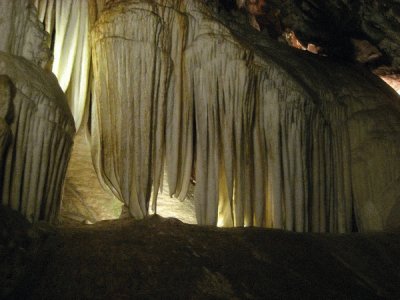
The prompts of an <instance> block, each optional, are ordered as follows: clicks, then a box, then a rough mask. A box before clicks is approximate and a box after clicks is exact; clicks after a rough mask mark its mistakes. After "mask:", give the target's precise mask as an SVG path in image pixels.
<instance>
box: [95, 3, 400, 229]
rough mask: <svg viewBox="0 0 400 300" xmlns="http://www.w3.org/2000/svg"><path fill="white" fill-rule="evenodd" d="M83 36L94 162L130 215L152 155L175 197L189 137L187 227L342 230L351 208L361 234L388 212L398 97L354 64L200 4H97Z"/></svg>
mask: <svg viewBox="0 0 400 300" xmlns="http://www.w3.org/2000/svg"><path fill="white" fill-rule="evenodd" d="M92 37H93V41H92V42H93V63H94V114H93V116H92V117H93V122H94V124H93V128H94V129H95V134H94V135H93V152H94V153H95V164H96V167H97V170H98V174H100V176H101V178H102V180H103V181H104V182H105V183H106V184H107V185H108V186H110V187H111V189H112V190H113V191H114V193H115V195H117V196H118V197H119V198H120V199H122V200H123V201H125V202H126V203H127V204H128V205H129V207H130V211H131V213H132V214H133V215H134V216H135V217H143V216H144V215H146V214H147V210H148V205H149V201H150V192H151V187H152V185H153V189H155V190H157V189H158V187H159V182H160V177H161V173H162V170H163V158H164V157H166V166H167V167H166V170H167V172H168V177H169V178H170V180H169V181H170V182H169V184H170V187H172V188H171V190H172V192H171V193H173V194H176V195H180V196H184V194H185V190H186V186H187V184H188V182H189V179H190V174H191V168H192V164H193V160H194V159H193V155H194V150H193V144H194V140H195V147H196V159H195V161H196V181H197V184H196V192H195V197H196V205H197V206H196V212H197V219H198V222H199V223H200V224H217V222H220V224H223V225H226V226H232V225H233V226H241V225H258V226H269V227H275V228H285V229H289V230H296V231H309V230H312V231H332V232H336V231H337V232H345V231H351V230H352V226H353V224H352V220H353V213H354V214H355V217H356V219H357V225H358V227H359V229H360V230H368V229H382V228H384V227H385V226H386V224H385V222H387V218H388V216H389V215H390V214H392V215H393V214H394V215H396V212H395V211H393V209H395V207H396V205H397V204H396V203H398V201H399V200H398V199H399V195H400V188H399V186H400V185H399V178H400V176H399V175H400V174H399V172H400V168H399V164H400V161H399V157H400V155H399V154H400V153H399V151H400V150H399V149H400V147H399V146H400V145H399V135H400V128H399V126H400V125H399V120H400V113H399V108H398V97H397V96H396V95H395V94H394V93H391V92H390V90H388V89H386V88H385V87H384V86H383V84H381V83H380V82H379V81H378V80H377V79H376V78H374V77H373V76H370V75H368V74H366V73H365V72H364V71H363V70H358V69H355V68H352V67H350V66H345V67H342V66H337V65H335V64H333V63H331V62H329V61H328V60H325V59H321V58H316V57H311V56H307V55H305V54H301V53H298V52H296V50H293V49H287V48H285V47H284V46H281V45H278V44H276V43H275V42H272V41H269V40H267V39H265V38H262V37H261V36H260V35H258V34H257V33H256V32H253V31H251V30H250V29H247V28H245V27H244V26H238V24H236V23H235V20H232V19H228V18H227V17H226V16H225V17H224V16H219V17H218V18H217V15H216V13H215V12H214V11H213V10H212V9H210V8H209V7H207V6H206V5H205V4H204V3H203V2H202V1H156V2H154V3H149V2H146V1H109V4H108V7H107V9H106V10H105V11H104V12H103V14H102V16H101V17H100V19H99V20H98V22H97V24H96V27H95V28H94V30H93V32H92ZM171 45H172V46H171ZM372 111H374V113H373V114H372V113H371V112H372ZM382 116H385V120H381V119H382ZM193 132H194V133H195V138H194V137H193ZM370 144H371V146H368V145H370ZM372 144H373V145H372ZM382 146H384V147H385V150H384V151H382V150H380V149H381V148H382ZM382 160H384V162H381V161H382ZM365 171H367V172H368V174H367V175H365ZM384 191H390V192H386V193H385V192H384ZM397 207H398V205H397ZM372 214H373V215H372Z"/></svg>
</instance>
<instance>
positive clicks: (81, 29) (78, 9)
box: [34, 0, 90, 129]
mask: <svg viewBox="0 0 400 300" xmlns="http://www.w3.org/2000/svg"><path fill="white" fill-rule="evenodd" d="M34 4H35V6H36V7H37V9H38V14H39V19H40V20H41V21H42V22H43V24H44V26H45V29H46V31H47V32H48V33H49V34H50V36H51V37H52V39H53V41H52V43H51V44H52V46H53V47H54V48H53V53H54V60H53V65H52V71H53V73H54V74H55V75H56V76H57V78H58V81H59V83H60V86H61V88H62V90H63V91H64V92H65V93H66V94H67V99H68V104H69V107H70V109H71V112H72V114H73V116H74V120H75V126H76V128H77V129H79V127H80V126H81V124H82V121H83V119H84V116H85V109H86V104H87V99H88V80H89V70H90V46H89V3H88V0H35V1H34Z"/></svg>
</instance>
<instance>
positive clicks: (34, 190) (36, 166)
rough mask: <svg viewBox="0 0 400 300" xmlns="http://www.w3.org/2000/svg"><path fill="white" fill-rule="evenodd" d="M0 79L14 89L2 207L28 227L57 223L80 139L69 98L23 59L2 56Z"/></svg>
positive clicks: (48, 76) (5, 160)
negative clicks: (70, 162) (76, 137)
mask: <svg viewBox="0 0 400 300" xmlns="http://www.w3.org/2000/svg"><path fill="white" fill-rule="evenodd" d="M0 73H1V74H7V76H8V77H9V78H10V83H9V84H11V83H12V85H13V86H12V87H11V86H10V87H9V88H10V89H12V92H11V93H9V95H8V96H9V97H10V99H8V101H10V105H11V106H12V108H11V112H12V116H11V117H12V119H11V120H10V123H9V127H10V129H11V139H10V144H9V145H8V147H7V150H6V152H5V155H4V167H3V177H2V183H1V193H2V194H1V202H2V203H3V204H4V205H8V206H9V207H11V208H13V209H15V210H18V211H20V212H21V213H22V214H23V215H24V216H25V217H26V218H27V219H28V220H29V221H37V220H47V221H53V220H54V218H55V217H56V216H57V215H58V210H59V206H60V201H61V193H62V185H63V181H64V176H65V172H66V168H67V164H68V160H69V155H70V149H71V146H72V141H73V135H74V133H75V129H74V124H73V121H72V116H71V113H70V111H69V109H68V106H67V102H66V99H65V95H64V94H63V92H62V91H61V89H60V87H59V85H58V82H57V79H56V78H55V77H54V75H53V74H51V73H49V72H45V71H44V70H43V69H41V68H39V67H38V66H36V65H34V64H32V63H30V62H29V61H27V60H25V59H23V58H21V57H16V56H11V55H9V54H6V53H3V52H0ZM2 96H5V95H4V93H3V95H2ZM4 101H6V100H4Z"/></svg>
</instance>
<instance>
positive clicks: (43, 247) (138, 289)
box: [0, 210, 400, 299]
mask: <svg viewBox="0 0 400 300" xmlns="http://www.w3.org/2000/svg"><path fill="white" fill-rule="evenodd" d="M0 214H1V218H0V226H1V227H0V230H2V232H6V235H7V237H8V238H9V239H10V240H14V241H15V245H17V247H20V249H26V252H18V253H16V252H11V253H10V252H9V250H8V249H9V248H8V247H7V246H6V245H5V244H3V243H2V241H3V240H0V242H1V243H2V244H0V245H2V247H3V248H2V249H3V252H2V255H1V256H0V264H1V266H6V265H7V266H9V268H8V269H7V270H8V274H13V275H16V273H15V272H16V271H19V272H20V273H19V276H20V277H19V278H20V279H23V280H19V281H14V282H12V281H10V280H9V281H8V283H10V282H11V283H13V285H11V288H10V285H8V286H4V285H2V284H3V281H0V286H1V288H2V289H1V295H5V294H8V295H10V293H12V292H13V293H12V296H13V297H11V298H15V299H347V298H351V299H398V298H399V297H400V287H399V285H398V282H399V281H400V277H399V272H398V271H399V268H400V238H399V232H397V233H395V232H392V233H389V232H387V233H374V234H347V235H329V234H327V235H315V234H299V233H289V232H284V231H275V230H266V229H260V228H258V229H257V228H241V229H218V228H212V227H202V226H194V225H185V224H183V223H181V222H179V221H177V220H174V219H162V218H160V217H151V218H149V219H146V220H141V221H134V220H132V219H125V220H118V221H103V222H100V223H97V224H95V225H79V224H78V225H73V224H71V225H70V226H69V227H59V228H55V229H52V228H49V227H47V228H46V227H44V226H43V225H42V226H39V227H36V228H33V229H29V226H28V225H27V224H25V223H24V222H23V220H20V219H18V218H16V217H15V216H13V217H11V216H8V217H4V216H3V215H4V212H3V211H2V210H0ZM4 220H8V221H7V223H3V222H4ZM4 224H5V225H4ZM17 228H19V229H18V230H16V229H17ZM4 229H6V230H4ZM4 246H5V247H4ZM18 255H19V257H26V259H25V260H22V263H21V260H19V262H18V260H17V257H18ZM13 262H15V263H13ZM3 270H6V269H5V268H3V267H0V275H2V274H5V273H3V272H4V271H3ZM23 275H27V276H26V277H24V276H23ZM11 277H12V276H11ZM16 277H17V276H15V277H14V278H16ZM17 283H19V284H17Z"/></svg>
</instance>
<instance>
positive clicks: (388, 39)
mask: <svg viewBox="0 0 400 300" xmlns="http://www.w3.org/2000/svg"><path fill="white" fill-rule="evenodd" d="M265 10H276V11H279V12H278V14H279V19H280V21H281V22H282V26H283V27H288V28H291V29H292V30H294V31H295V32H296V35H297V36H298V37H299V38H300V39H301V40H302V41H303V42H305V43H306V44H307V43H314V44H316V45H320V46H323V47H324V48H326V51H328V52H329V53H330V54H332V55H336V56H342V57H346V56H349V55H351V54H352V52H353V51H352V45H351V39H352V38H362V39H366V40H368V41H369V42H371V43H372V44H373V45H374V46H376V47H377V48H379V50H381V52H382V53H383V54H384V55H385V56H386V58H387V62H388V63H391V64H392V66H393V67H395V68H400V50H399V44H400V37H399V22H400V1H399V0H351V1H349V0H328V1H315V0H300V1H276V0H270V1H268V2H267V3H266V6H265Z"/></svg>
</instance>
